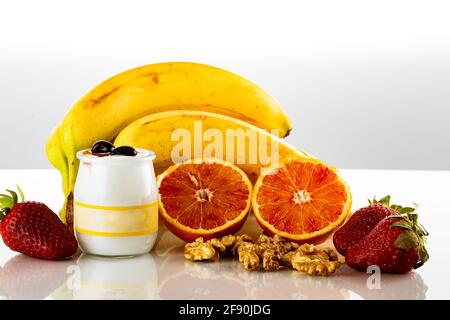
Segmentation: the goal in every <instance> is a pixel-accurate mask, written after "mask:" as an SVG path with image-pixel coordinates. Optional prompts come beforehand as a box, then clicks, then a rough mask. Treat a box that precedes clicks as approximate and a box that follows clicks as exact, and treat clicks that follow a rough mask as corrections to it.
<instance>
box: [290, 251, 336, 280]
mask: <svg viewBox="0 0 450 320" xmlns="http://www.w3.org/2000/svg"><path fill="white" fill-rule="evenodd" d="M282 260H283V264H284V265H285V266H288V267H291V268H292V269H294V270H297V271H300V272H306V273H307V274H309V275H313V276H326V275H329V274H330V273H334V272H335V271H336V270H337V269H338V268H339V267H340V266H341V265H342V262H341V261H339V257H338V255H337V254H336V252H335V251H334V250H333V249H330V248H327V249H323V250H319V249H317V248H316V247H314V245H309V244H304V245H301V246H300V247H299V248H298V249H297V250H296V251H291V252H289V253H287V254H285V255H284V256H283V258H282Z"/></svg>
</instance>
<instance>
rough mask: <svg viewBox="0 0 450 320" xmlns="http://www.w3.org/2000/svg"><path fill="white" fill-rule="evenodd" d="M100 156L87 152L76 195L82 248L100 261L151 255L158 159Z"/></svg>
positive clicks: (142, 154)
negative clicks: (109, 257) (154, 161)
mask: <svg viewBox="0 0 450 320" xmlns="http://www.w3.org/2000/svg"><path fill="white" fill-rule="evenodd" d="M137 151H138V154H137V155H136V156H134V157H130V156H122V155H112V156H104V157H98V156H94V155H92V154H90V153H89V150H82V151H79V152H78V153H77V158H78V159H80V167H79V169H78V175H77V180H76V183H75V191H74V228H75V234H76V237H77V239H78V243H79V245H80V248H81V249H82V250H83V251H84V252H86V253H90V254H95V255H101V256H130V255H139V254H143V253H147V252H149V251H150V250H151V249H152V247H153V245H154V243H155V240H156V236H157V233H158V204H157V199H158V198H157V197H158V195H157V194H158V193H157V186H156V179H155V171H154V169H153V163H152V160H153V159H154V158H155V154H154V153H152V152H151V151H148V150H144V149H137Z"/></svg>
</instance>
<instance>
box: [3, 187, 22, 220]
mask: <svg viewBox="0 0 450 320" xmlns="http://www.w3.org/2000/svg"><path fill="white" fill-rule="evenodd" d="M17 191H18V192H19V195H20V199H21V202H24V201H25V196H24V194H23V191H22V189H20V187H19V186H17ZM6 192H7V193H9V195H7V194H3V193H2V194H0V221H1V220H2V219H3V218H4V217H5V216H6V215H7V214H8V213H9V211H10V210H11V209H12V208H13V207H14V206H15V205H16V204H17V203H18V202H19V197H18V195H17V193H16V192H15V191H13V190H8V189H7V190H6Z"/></svg>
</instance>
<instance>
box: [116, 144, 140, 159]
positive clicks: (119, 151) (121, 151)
mask: <svg viewBox="0 0 450 320" xmlns="http://www.w3.org/2000/svg"><path fill="white" fill-rule="evenodd" d="M110 154H111V155H121V156H128V157H134V156H136V155H137V154H138V152H137V151H136V149H135V148H133V147H130V146H120V147H117V148H115V149H113V150H111V152H110Z"/></svg>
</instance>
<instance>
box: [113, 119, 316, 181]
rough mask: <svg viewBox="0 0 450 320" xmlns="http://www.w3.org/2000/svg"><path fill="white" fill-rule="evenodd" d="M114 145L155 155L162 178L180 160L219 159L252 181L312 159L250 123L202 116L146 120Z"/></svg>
mask: <svg viewBox="0 0 450 320" xmlns="http://www.w3.org/2000/svg"><path fill="white" fill-rule="evenodd" d="M114 144H115V145H131V146H133V147H135V148H144V149H149V150H152V151H153V152H155V154H156V155H157V157H156V159H155V160H154V166H155V171H156V173H157V174H159V173H161V172H163V171H164V170H165V169H167V168H168V167H169V166H171V165H172V164H173V163H174V162H173V161H174V159H177V161H183V160H187V159H191V158H202V157H204V158H209V157H216V158H221V159H223V160H228V161H229V162H231V163H234V164H236V165H238V166H239V167H240V168H241V169H242V170H244V171H245V172H246V174H247V175H248V176H249V178H250V180H252V181H255V180H256V179H257V178H258V176H259V174H260V172H261V170H263V169H264V168H265V167H269V166H271V165H275V163H274V162H275V161H279V162H284V161H287V160H289V159H292V158H294V157H295V158H310V156H309V155H308V154H306V153H305V152H303V151H302V150H301V149H298V148H295V147H292V146H290V145H289V144H287V143H286V142H284V141H283V140H281V139H280V138H278V137H276V136H274V135H272V134H270V133H268V132H267V131H265V130H262V129H260V128H258V127H256V126H253V125H251V124H249V123H247V122H245V121H241V120H239V119H235V118H232V117H228V116H224V115H221V114H217V113H211V112H205V111H196V110H177V111H166V112H159V113H154V114H151V115H148V116H146V117H142V118H140V119H139V120H136V121H135V122H133V123H131V124H130V125H128V126H127V127H126V128H125V129H123V130H122V131H121V132H120V133H119V135H118V136H117V138H116V140H115V141H114Z"/></svg>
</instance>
